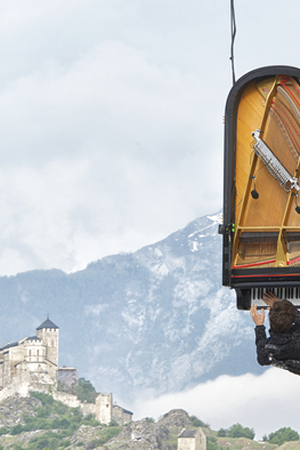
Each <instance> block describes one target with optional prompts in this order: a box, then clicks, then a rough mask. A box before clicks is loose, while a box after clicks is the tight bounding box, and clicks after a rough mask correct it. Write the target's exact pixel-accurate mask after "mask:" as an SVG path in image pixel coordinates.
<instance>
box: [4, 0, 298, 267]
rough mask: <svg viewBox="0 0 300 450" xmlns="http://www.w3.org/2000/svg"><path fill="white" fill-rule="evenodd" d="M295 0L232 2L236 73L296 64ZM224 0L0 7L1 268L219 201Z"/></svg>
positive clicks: (76, 252) (100, 245)
mask: <svg viewBox="0 0 300 450" xmlns="http://www.w3.org/2000/svg"><path fill="white" fill-rule="evenodd" d="M296 10H298V3H297V2H296V1H292V0H286V2H285V7H284V8H282V5H281V2H274V0H273V1H272V0H263V1H261V0H260V1H258V0H252V1H250V0H249V1H236V18H237V26H238V32H237V38H236V46H235V57H236V75H237V78H239V77H240V76H242V75H243V74H244V73H246V72H248V71H249V70H251V69H253V68H256V67H259V66H262V65H270V64H288V65H295V66H297V65H300V61H299V60H300V56H299V52H298V51H297V50H296V47H295V45H294V43H295V42H298V38H299V20H298V18H297V16H298V15H297V14H291V11H296ZM229 18H230V15H229V0H228V1H225V0H210V1H207V2H204V1H201V0H200V1H199V0H197V1H196V0H188V1H182V0H126V2H125V1H123V0H64V1H61V0H47V1H40V0H3V1H2V2H1V3H0V60H1V70H0V135H1V141H0V142H1V159H0V208H1V220H0V233H1V246H0V275H10V274H15V273H18V272H22V271H27V270H31V269H48V268H53V267H55V268H60V269H62V270H65V271H67V272H69V271H74V270H77V269H80V268H83V267H85V265H86V264H87V263H89V262H90V261H93V260H97V259H99V258H101V257H103V256H105V255H109V254H115V253H119V252H123V251H134V250H136V249H138V248H140V247H142V246H144V245H147V244H150V243H154V242H156V241H158V240H160V239H162V238H164V237H166V236H167V235H168V234H170V233H172V232H173V231H176V230H177V229H179V228H181V227H184V226H185V225H186V224H187V223H188V222H190V221H192V220H193V219H195V218H197V217H199V216H202V215H206V214H212V213H215V212H218V211H219V210H220V209H221V207H222V160H223V157H222V150H223V149H222V147H223V123H222V122H223V114H224V105H225V101H226V98H227V95H228V92H229V90H230V88H231V84H232V80H231V69H230V61H229V56H230V20H229Z"/></svg>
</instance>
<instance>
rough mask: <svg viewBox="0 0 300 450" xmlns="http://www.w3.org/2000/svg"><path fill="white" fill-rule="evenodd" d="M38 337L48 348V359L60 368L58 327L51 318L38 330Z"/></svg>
mask: <svg viewBox="0 0 300 450" xmlns="http://www.w3.org/2000/svg"><path fill="white" fill-rule="evenodd" d="M36 335H37V337H38V338H39V339H41V341H42V342H43V345H45V347H46V359H47V360H48V361H50V362H51V363H52V364H54V365H55V366H56V367H57V366H58V326H57V325H55V324H54V323H53V322H52V321H51V320H50V319H49V317H48V318H47V320H45V322H43V323H42V324H41V325H40V326H39V327H37V329H36Z"/></svg>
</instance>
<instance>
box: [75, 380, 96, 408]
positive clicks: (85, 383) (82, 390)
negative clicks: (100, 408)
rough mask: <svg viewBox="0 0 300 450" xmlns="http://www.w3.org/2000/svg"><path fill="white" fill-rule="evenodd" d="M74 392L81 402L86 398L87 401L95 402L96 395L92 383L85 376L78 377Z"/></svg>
mask: <svg viewBox="0 0 300 450" xmlns="http://www.w3.org/2000/svg"><path fill="white" fill-rule="evenodd" d="M75 393H76V395H77V398H78V399H79V400H80V401H81V402H84V401H85V400H86V401H87V402H88V403H95V399H96V397H97V395H98V394H97V392H96V389H95V388H94V386H93V385H92V383H91V382H90V381H89V380H86V379H85V378H79V380H78V384H77V386H76V388H75Z"/></svg>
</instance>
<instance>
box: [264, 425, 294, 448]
mask: <svg viewBox="0 0 300 450" xmlns="http://www.w3.org/2000/svg"><path fill="white" fill-rule="evenodd" d="M268 441H269V442H270V443H271V444H277V445H282V444H283V443H284V442H290V441H299V434H298V433H297V431H295V430H292V429H291V428H290V427H285V428H280V429H279V430H277V431H274V433H270V434H269V437H268Z"/></svg>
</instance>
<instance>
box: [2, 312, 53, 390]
mask: <svg viewBox="0 0 300 450" xmlns="http://www.w3.org/2000/svg"><path fill="white" fill-rule="evenodd" d="M58 331H59V330H58V326H56V325H55V324H54V323H53V322H51V320H49V318H48V319H47V320H45V322H43V323H42V324H41V325H40V326H39V327H38V328H37V329H36V336H32V337H26V338H24V339H21V340H20V341H17V342H14V343H12V344H10V343H9V344H6V345H4V346H3V347H1V348H0V386H1V387H2V388H5V387H7V386H10V385H12V384H16V383H18V384H23V383H29V384H36V383H38V384H40V383H42V384H48V385H53V384H54V382H55V381H56V379H57V368H58Z"/></svg>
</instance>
